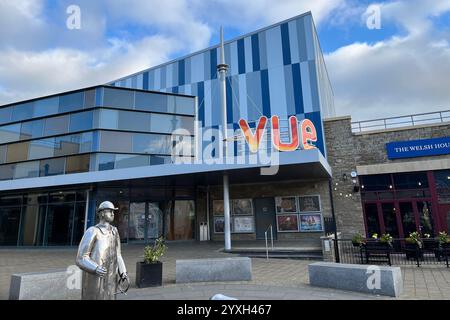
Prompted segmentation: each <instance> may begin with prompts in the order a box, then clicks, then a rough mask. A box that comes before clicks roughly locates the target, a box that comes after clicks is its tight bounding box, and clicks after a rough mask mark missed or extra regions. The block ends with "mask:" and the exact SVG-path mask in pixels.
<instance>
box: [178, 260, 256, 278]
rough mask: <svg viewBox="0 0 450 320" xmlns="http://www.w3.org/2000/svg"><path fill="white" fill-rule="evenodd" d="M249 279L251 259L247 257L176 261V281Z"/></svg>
mask: <svg viewBox="0 0 450 320" xmlns="http://www.w3.org/2000/svg"><path fill="white" fill-rule="evenodd" d="M250 280H252V260H251V259H250V258H247V257H236V258H214V259H192V260H177V261H176V283H188V282H210V281H250Z"/></svg>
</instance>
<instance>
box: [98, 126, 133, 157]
mask: <svg viewBox="0 0 450 320" xmlns="http://www.w3.org/2000/svg"><path fill="white" fill-rule="evenodd" d="M100 137H101V138H100V150H101V151H107V152H123V153H130V152H132V137H133V135H132V134H131V133H126V132H112V131H101V133H100Z"/></svg>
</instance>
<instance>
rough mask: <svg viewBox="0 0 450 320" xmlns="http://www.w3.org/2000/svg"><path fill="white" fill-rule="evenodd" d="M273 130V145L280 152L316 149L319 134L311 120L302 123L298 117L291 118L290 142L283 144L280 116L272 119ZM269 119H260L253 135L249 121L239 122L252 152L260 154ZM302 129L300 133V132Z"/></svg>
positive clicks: (289, 127)
mask: <svg viewBox="0 0 450 320" xmlns="http://www.w3.org/2000/svg"><path fill="white" fill-rule="evenodd" d="M270 122H271V130H272V134H271V136H272V144H273V146H274V148H275V149H276V150H278V151H295V150H297V149H298V148H299V147H300V149H302V150H308V149H315V148H316V146H315V145H314V143H315V142H316V141H317V132H316V128H315V126H314V124H313V123H312V121H311V120H309V119H303V120H301V121H300V122H299V121H298V120H297V117H295V116H291V117H289V124H288V132H289V137H290V141H289V142H282V141H281V137H280V131H281V130H280V119H279V117H278V116H272V117H271V118H270ZM266 124H267V117H265V116H262V117H261V118H259V121H258V123H257V126H256V129H255V132H254V133H252V130H251V129H250V126H249V125H248V122H247V120H245V119H241V120H239V127H240V128H241V130H242V133H243V134H244V137H245V140H246V141H247V144H248V146H249V148H250V152H253V153H255V152H258V149H259V146H260V143H261V138H262V137H263V136H264V134H265V131H266ZM299 128H300V132H299Z"/></svg>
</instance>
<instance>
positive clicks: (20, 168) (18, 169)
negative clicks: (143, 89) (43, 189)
mask: <svg viewBox="0 0 450 320" xmlns="http://www.w3.org/2000/svg"><path fill="white" fill-rule="evenodd" d="M34 177H39V161H32V162H22V163H17V164H16V166H15V169H14V179H22V178H34Z"/></svg>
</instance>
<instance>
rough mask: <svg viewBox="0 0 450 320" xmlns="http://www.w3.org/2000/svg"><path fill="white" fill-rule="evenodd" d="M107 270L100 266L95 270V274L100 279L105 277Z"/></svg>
mask: <svg viewBox="0 0 450 320" xmlns="http://www.w3.org/2000/svg"><path fill="white" fill-rule="evenodd" d="M106 272H107V271H106V269H105V268H103V267H100V266H98V267H97V268H96V269H95V273H96V274H97V275H98V276H99V277H102V278H103V277H104V276H105V275H106Z"/></svg>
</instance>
